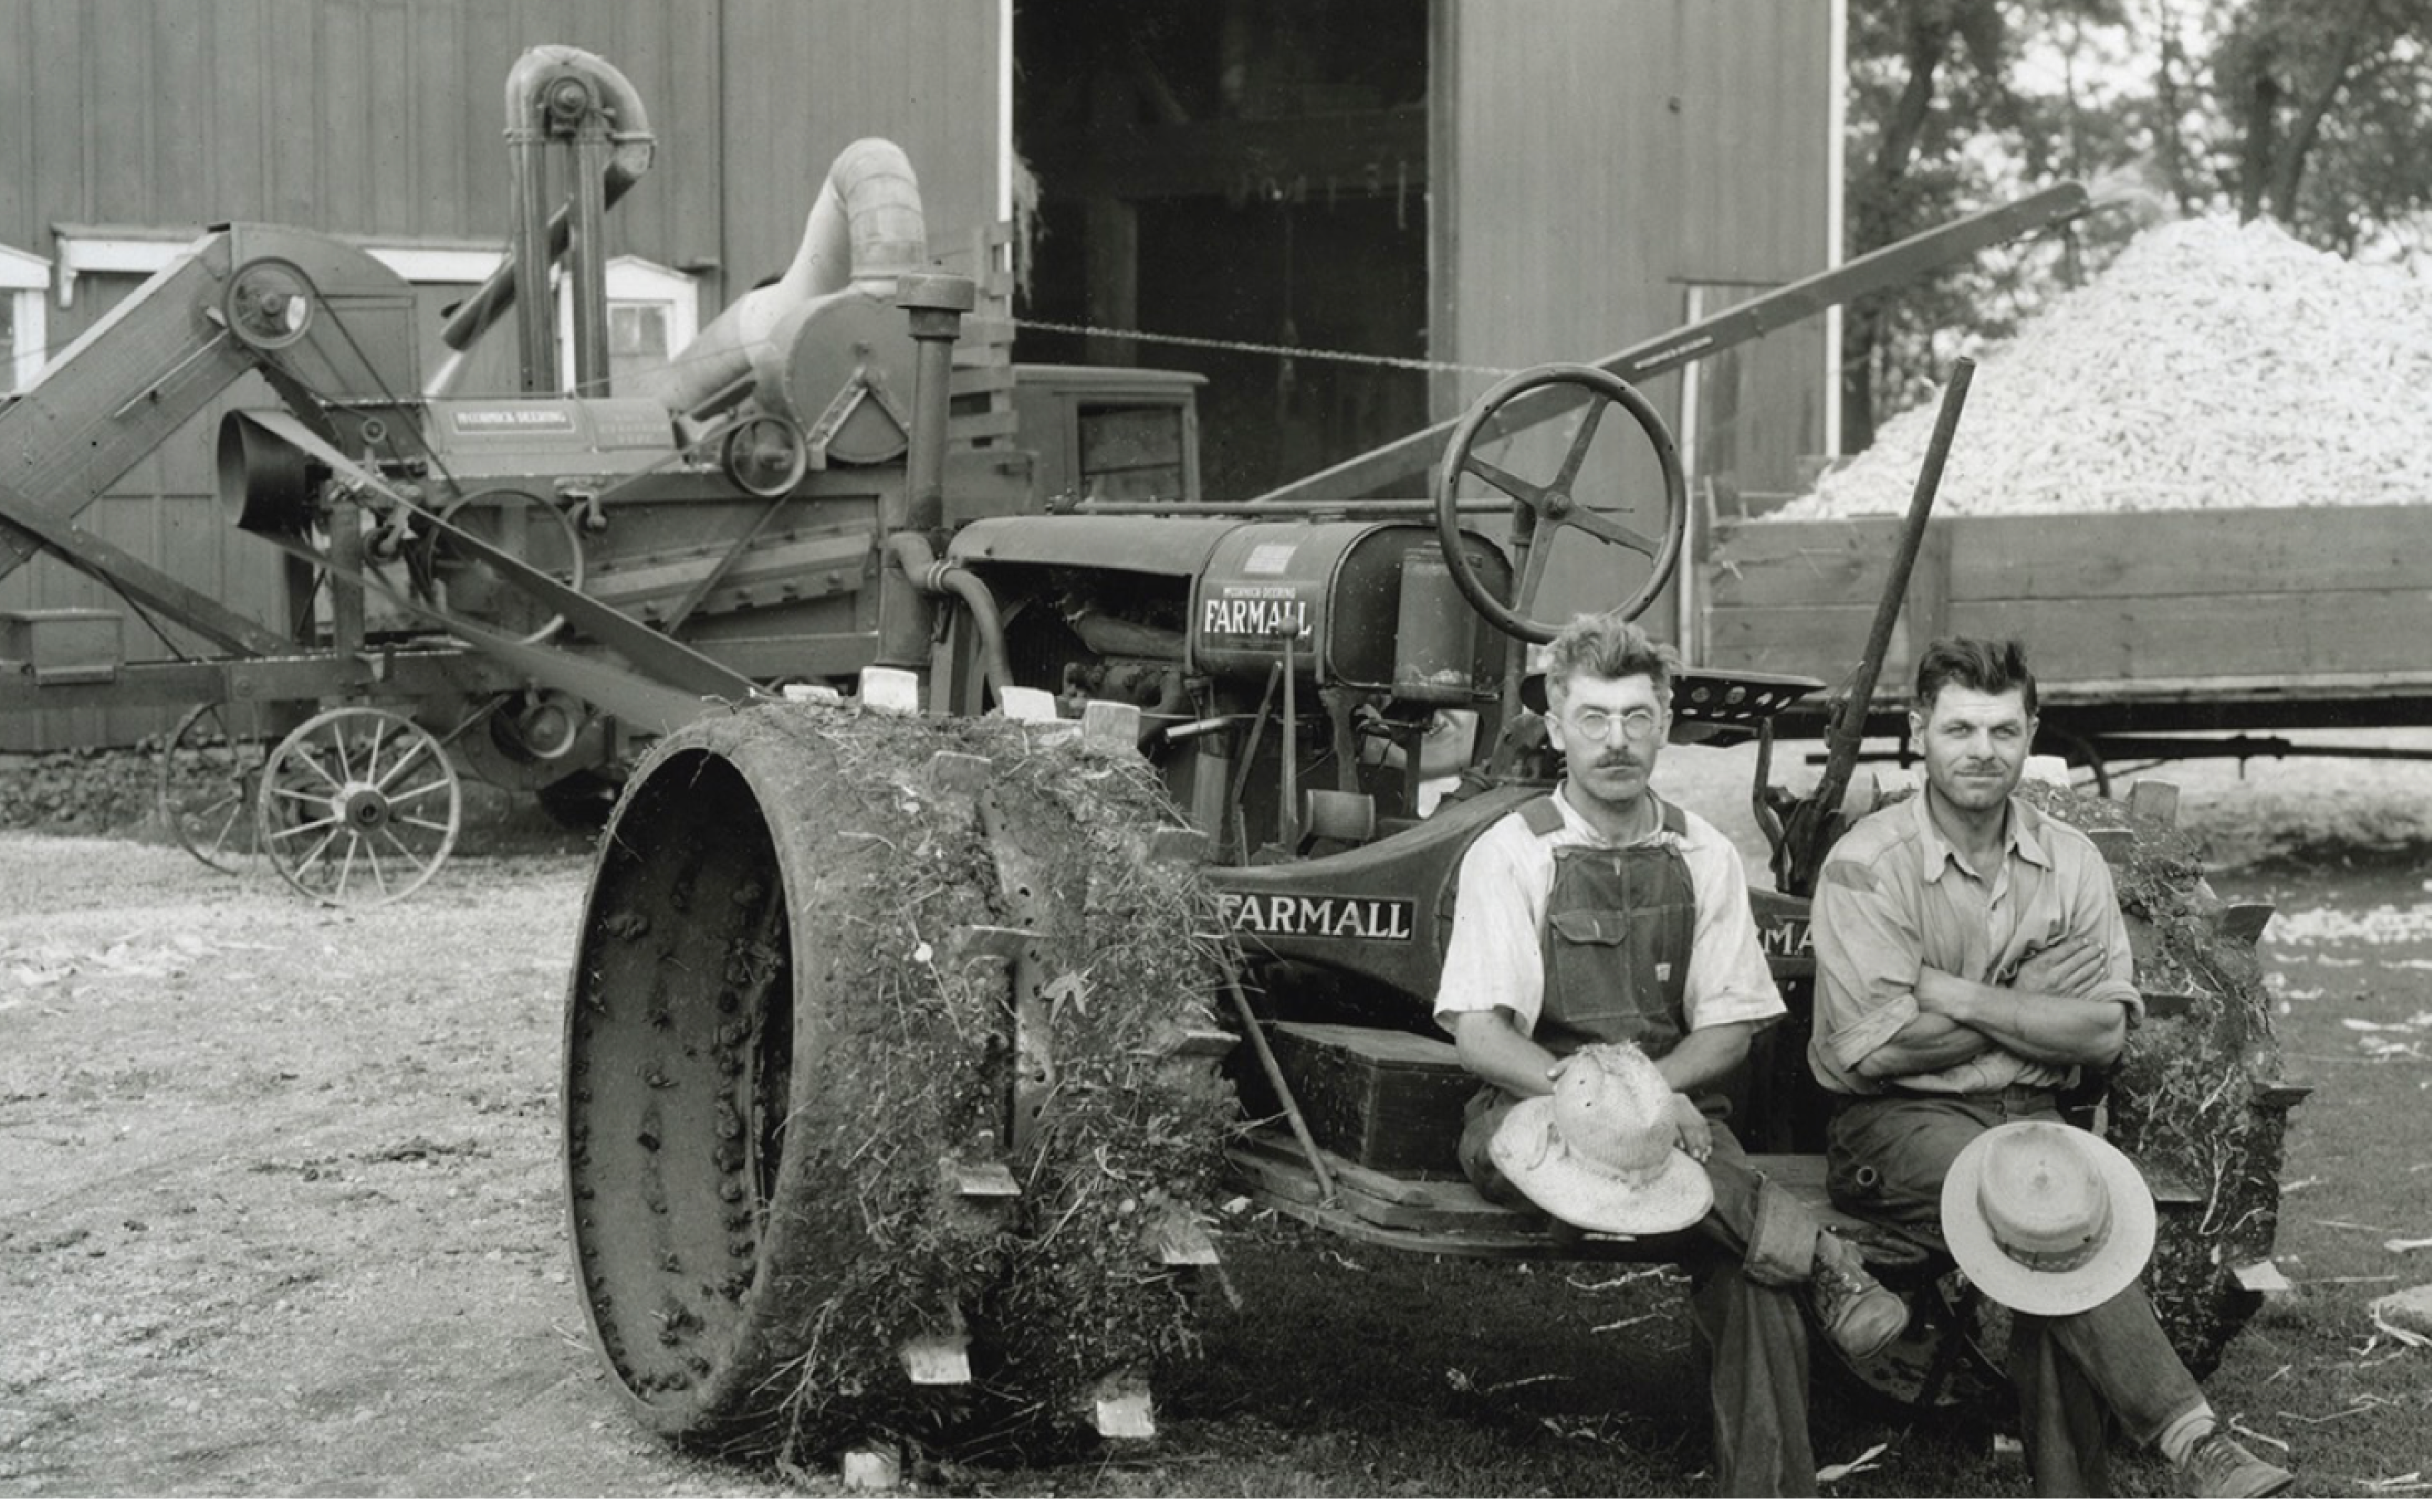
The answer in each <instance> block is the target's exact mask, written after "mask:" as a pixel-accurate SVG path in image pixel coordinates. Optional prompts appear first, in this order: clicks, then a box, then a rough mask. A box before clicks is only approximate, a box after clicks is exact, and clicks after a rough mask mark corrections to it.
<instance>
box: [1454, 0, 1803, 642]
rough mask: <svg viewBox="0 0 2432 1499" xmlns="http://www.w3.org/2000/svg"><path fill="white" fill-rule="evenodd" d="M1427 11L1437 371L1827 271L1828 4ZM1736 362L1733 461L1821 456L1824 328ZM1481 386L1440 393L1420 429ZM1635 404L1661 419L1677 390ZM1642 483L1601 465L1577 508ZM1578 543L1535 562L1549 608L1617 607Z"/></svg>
mask: <svg viewBox="0 0 2432 1499" xmlns="http://www.w3.org/2000/svg"><path fill="white" fill-rule="evenodd" d="M1442 4H1443V5H1444V7H1445V11H1444V13H1443V15H1442V16H1441V17H1440V18H1439V27H1438V33H1437V34H1438V57H1437V66H1436V73H1437V82H1436V90H1437V92H1436V108H1437V110H1438V112H1439V113H1440V114H1442V115H1443V116H1444V120H1443V121H1441V122H1440V123H1439V125H1438V127H1437V129H1436V133H1435V139H1436V142H1437V151H1438V160H1437V161H1436V162H1435V163H1434V164H1433V165H1432V166H1431V172H1432V173H1433V174H1434V178H1435V180H1436V181H1437V183H1438V184H1439V191H1438V193H1437V194H1436V200H1435V212H1436V213H1437V214H1438V215H1439V216H1440V217H1441V218H1442V220H1443V222H1440V223H1439V224H1438V225H1437V226H1436V229H1435V266H1434V276H1435V279H1436V285H1437V301H1436V305H1437V307H1438V309H1439V318H1438V324H1439V327H1438V332H1437V334H1436V336H1435V337H1434V339H1433V341H1432V342H1433V345H1434V348H1433V353H1434V355H1435V357H1437V358H1439V359H1444V360H1454V361H1459V362H1462V363H1465V364H1471V365H1481V366H1487V367H1495V368H1518V367H1524V366H1528V365H1533V364H1539V363H1544V362H1548V361H1592V360H1595V359H1597V358H1599V357H1601V356H1603V355H1605V354H1608V353H1611V352H1613V351H1615V350H1617V349H1620V348H1623V347H1625V346H1627V345H1630V344H1632V343H1635V342H1638V341H1639V340H1641V339H1645V338H1648V337H1651V336H1653V335H1655V334H1657V333H1660V332H1662V331H1663V330H1664V329H1666V328H1670V327H1674V326H1676V325H1678V324H1679V323H1680V322H1681V321H1682V320H1683V318H1684V316H1685V313H1686V310H1687V302H1688V288H1689V287H1690V286H1691V285H1692V284H1694V283H1701V282H1703V283H1711V284H1718V285H1723V286H1729V287H1731V288H1732V290H1731V291H1730V292H1729V293H1728V294H1725V295H1720V296H1713V297H1710V298H1709V306H1714V307H1719V306H1722V305H1726V304H1728V303H1729V302H1732V301H1737V300H1742V299H1743V298H1744V296H1745V295H1746V294H1747V292H1748V291H1749V290H1751V289H1755V288H1761V287H1763V286H1767V285H1773V284H1779V283H1781V282H1785V281H1790V280H1794V279H1796V278H1798V277H1800V276H1803V275H1807V274H1809V273H1811V272H1813V271H1816V270H1820V269H1822V268H1823V267H1824V266H1825V265H1826V264H1827V263H1828V259H1829V252H1830V249H1831V247H1830V245H1829V243H1828V241H1827V233H1828V225H1829V224H1830V222H1831V220H1830V214H1829V207H1830V205H1829V203H1828V201H1827V191H1828V175H1827V165H1828V162H1829V160H1830V156H1829V153H1830V152H1831V151H1833V150H1835V149H1837V143H1836V142H1834V141H1833V140H1832V139H1831V138H1830V132H1829V129H1828V123H1827V122H1828V119H1829V115H1828V109H1827V105H1828V101H1829V90H1830V89H1831V88H1832V87H1833V84H1834V76H1835V72H1834V66H1833V63H1834V60H1833V58H1832V56H1831V30H1830V23H1831V6H1830V5H1829V4H1827V3H1826V0H1531V3H1529V4H1527V5H1525V6H1516V5H1511V4H1506V3H1498V0H1442ZM1740 365H1741V390H1742V393H1743V397H1744V399H1743V401H1742V403H1741V405H1740V407H1739V408H1738V411H1737V413H1736V419H1737V422H1738V424H1739V428H1738V431H1737V433H1736V436H1737V437H1738V439H1739V442H1738V446H1737V449H1736V451H1737V452H1738V453H1739V455H1740V461H1741V462H1742V463H1743V464H1747V463H1751V462H1754V463H1757V464H1759V465H1760V466H1761V467H1762V468H1763V469H1764V470H1766V472H1765V474H1764V476H1763V482H1766V483H1777V484H1786V483H1787V482H1788V480H1789V473H1788V470H1790V469H1791V468H1792V467H1793V466H1794V465H1795V459H1796V456H1797V455H1798V454H1802V453H1813V452H1819V451H1821V450H1822V446H1823V443H1824V433H1823V430H1822V394H1821V393H1822V387H1823V382H1824V380H1825V378H1826V373H1825V370H1824V359H1823V339H1822V333H1821V324H1820V323H1816V322H1811V323H1808V324H1804V325H1800V326H1798V327H1795V328H1793V329H1790V330H1787V331H1785V332H1782V333H1777V334H1774V335H1771V336H1769V337H1768V338H1767V339H1765V340H1764V341H1762V343H1761V344H1759V345H1755V346H1751V347H1748V348H1745V349H1743V350H1742V351H1741V355H1740ZM1491 379H1492V377H1491V376H1488V375H1484V374H1465V375H1462V376H1460V377H1459V378H1457V379H1454V380H1446V381H1439V382H1438V384H1437V387H1436V390H1435V393H1434V397H1435V400H1436V401H1437V403H1438V409H1437V411H1436V416H1437V418H1438V419H1443V418H1447V417H1450V416H1453V415H1456V414H1458V412H1459V410H1460V409H1461V407H1462V405H1463V404H1464V403H1466V402H1467V401H1469V400H1472V399H1475V397H1476V396H1477V395H1478V394H1479V393H1480V392H1482V391H1483V390H1484V389H1485V388H1486V386H1487V385H1488V384H1489V383H1490V382H1491ZM1649 395H1650V397H1651V398H1652V399H1653V400H1654V402H1655V404H1656V405H1657V407H1658V409H1659V410H1661V411H1662V412H1663V413H1664V414H1665V416H1666V417H1667V419H1668V420H1677V417H1678V414H1679V410H1680V381H1679V379H1678V378H1677V377H1671V378H1666V379H1664V380H1661V381H1658V382H1655V384H1654V386H1653V388H1652V389H1650V391H1649ZM1564 436H1565V434H1563V433H1561V432H1558V431H1547V432H1540V433H1537V434H1532V435H1531V437H1529V438H1528V439H1525V440H1524V441H1523V443H1522V444H1521V445H1520V451H1521V453H1522V454H1523V455H1526V454H1531V453H1534V452H1535V451H1536V450H1538V449H1540V448H1548V447H1550V446H1551V445H1552V444H1554V443H1557V442H1559V441H1562V440H1563V439H1564ZM1599 446H1600V447H1607V446H1616V447H1617V446H1619V445H1618V444H1615V443H1614V440H1613V439H1612V438H1609V437H1608V438H1605V439H1603V440H1601V441H1600V443H1599ZM1638 446H1641V447H1642V446H1643V445H1638ZM1548 471H1550V468H1549V469H1548ZM1654 473H1655V470H1654V466H1653V463H1652V461H1651V460H1649V459H1647V458H1646V457H1645V456H1644V454H1643V453H1642V452H1634V453H1632V454H1631V455H1630V456H1628V457H1627V458H1626V459H1624V458H1622V457H1620V456H1619V455H1617V454H1616V455H1615V456H1614V457H1612V458H1611V459H1609V460H1607V462H1606V472H1604V473H1601V474H1597V475H1592V476H1591V478H1592V480H1593V481H1594V482H1595V484H1596V485H1600V486H1601V488H1598V487H1592V486H1590V485H1583V491H1584V492H1587V493H1590V494H1608V495H1609V494H1627V495H1644V494H1646V493H1648V492H1649V491H1650V490H1651V489H1652V488H1653V486H1654V484H1655V479H1654ZM1692 477H1693V479H1694V478H1696V477H1698V476H1694V475H1693V476H1692ZM1735 477H1736V478H1738V480H1739V482H1741V483H1742V484H1748V483H1750V482H1751V479H1752V476H1751V475H1749V474H1740V475H1736V476H1735ZM1760 487H1761V485H1760ZM1642 513H1643V512H1642ZM1576 542H1577V538H1573V539H1572V541H1571V542H1566V543H1565V548H1566V549H1567V551H1568V555H1565V553H1563V552H1558V553H1557V555H1556V556H1555V558H1554V559H1553V562H1552V567H1551V571H1550V574H1549V577H1548V583H1547V587H1548V589H1549V593H1550V596H1551V597H1552V599H1553V601H1554V604H1553V607H1552V608H1551V609H1550V610H1549V611H1548V612H1551V613H1555V614H1559V613H1562V612H1566V611H1567V610H1569V609H1575V608H1586V607H1601V606H1603V605H1605V604H1609V603H1611V602H1614V601H1615V593H1614V589H1613V585H1612V583H1611V581H1610V578H1609V577H1608V576H1607V575H1606V573H1605V569H1607V568H1608V567H1609V566H1610V565H1611V560H1612V559H1611V558H1609V557H1605V556H1599V555H1597V553H1596V552H1595V551H1593V550H1591V549H1588V548H1585V547H1581V546H1578V545H1576ZM1663 618H1664V611H1663V610H1661V609H1658V610H1657V611H1655V612H1654V613H1653V614H1652V616H1651V622H1653V621H1657V620H1661V619H1663Z"/></svg>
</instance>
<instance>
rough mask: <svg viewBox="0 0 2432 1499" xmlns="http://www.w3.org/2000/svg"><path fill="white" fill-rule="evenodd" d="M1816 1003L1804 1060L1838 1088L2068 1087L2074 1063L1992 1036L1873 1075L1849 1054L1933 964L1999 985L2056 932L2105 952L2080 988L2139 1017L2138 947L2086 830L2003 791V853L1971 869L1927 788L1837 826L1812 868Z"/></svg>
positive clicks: (1911, 1001) (1913, 1001)
mask: <svg viewBox="0 0 2432 1499" xmlns="http://www.w3.org/2000/svg"><path fill="white" fill-rule="evenodd" d="M1811 917H1812V926H1811V930H1812V933H1813V936H1814V940H1815V949H1816V1016H1815V1031H1814V1035H1813V1036H1812V1037H1811V1038H1810V1039H1809V1041H1808V1045H1807V1061H1808V1065H1809V1067H1810V1069H1811V1070H1813V1071H1814V1073H1815V1075H1816V1081H1818V1082H1820V1083H1822V1084H1823V1085H1824V1086H1825V1087H1826V1088H1829V1089H1831V1090H1832V1091H1834V1092H1836V1093H1881V1092H1884V1091H1885V1090H1886V1088H1887V1086H1890V1085H1895V1084H1896V1085H1897V1086H1898V1087H1899V1088H1900V1089H1901V1090H1902V1091H1905V1092H1912V1093H1991V1092H1997V1091H1999V1090H2000V1089H2003V1088H2006V1087H2009V1086H2011V1085H2013V1084H2019V1085H2024V1086H2029V1087H2055V1088H2057V1087H2064V1086H2067V1085H2068V1084H2069V1083H2070V1082H2071V1081H2072V1075H2073V1074H2074V1073H2075V1072H2076V1068H2074V1067H2070V1066H2065V1065H2060V1064H2055V1063H2049V1062H2038V1061H2034V1060H2032V1059H2030V1058H2027V1057H2022V1056H2020V1055H2018V1054H2017V1053H2016V1052H2012V1051H2005V1050H2003V1049H2001V1048H2000V1047H1998V1046H1996V1047H1995V1048H1993V1049H1992V1050H1990V1051H1986V1052H1982V1053H1980V1054H1978V1055H1976V1056H1974V1057H1971V1058H1969V1059H1968V1060H1967V1061H1964V1062H1960V1063H1957V1064H1956V1065H1953V1066H1950V1067H1946V1068H1943V1069H1941V1070H1940V1071H1936V1072H1919V1073H1911V1074H1908V1075H1907V1076H1904V1077H1900V1078H1896V1079H1884V1078H1870V1077H1865V1076H1862V1075H1861V1074H1860V1073H1859V1072H1858V1070H1857V1069H1858V1063H1859V1062H1861V1061H1862V1060H1864V1059H1865V1058H1866V1056H1867V1055H1868V1054H1869V1053H1871V1052H1873V1051H1874V1050H1875V1049H1876V1048H1877V1047H1879V1046H1881V1045H1883V1043H1884V1042H1886V1041H1889V1040H1890V1039H1891V1038H1892V1036H1893V1035H1894V1034H1895V1033H1896V1032H1897V1031H1899V1029H1900V1028H1901V1027H1902V1026H1904V1025H1906V1024H1908V1023H1909V1022H1910V1021H1911V1020H1913V1019H1915V1018H1916V1017H1917V1013H1918V1012H1917V975H1918V973H1919V972H1920V971H1921V970H1922V969H1926V968H1933V969H1938V970H1940V971H1941V972H1944V973H1950V974H1956V975H1958V976H1959V977H1960V978H1963V979H1972V980H1974V981H1975V982H1977V983H1980V984H2007V983H2009V982H2010V980H2011V979H2012V978H2013V977H2015V976H2016V974H2017V972H2018V965H2019V964H2021V963H2023V962H2025V961H2026V960H2027V959H2028V958H2030V957H2032V956H2034V955H2035V954H2036V953H2039V952H2041V951H2043V950H2044V949H2046V948H2048V947H2051V946H2053V945H2054V944H2056V943H2058V942H2060V941H2061V940H2063V939H2064V938H2069V937H2083V938H2085V939H2087V940H2089V941H2092V942H2094V943H2096V944H2097V945H2098V946H2100V947H2101V948H2102V950H2103V952H2104V953H2105V954H2106V955H2107V957H2108V962H2107V963H2106V965H2105V967H2106V972H2105V974H2104V977H2103V979H2102V981H2101V983H2100V984H2098V985H2097V986H2096V987H2095V989H2094V990H2093V991H2092V993H2091V994H2090V995H2089V996H2088V997H2090V998H2095V999H2110V1000H2117V1001H2118V1002H2119V1003H2121V1004H2123V1005H2126V1006H2127V1007H2128V1019H2129V1023H2130V1024H2132V1025H2133V1024H2136V1023H2137V1022H2139V1021H2141V1020H2143V1018H2144V1009H2145V1002H2144V999H2143V997H2142V996H2141V995H2139V994H2138V992H2137V987H2136V982H2135V973H2136V960H2135V958H2134V957H2133V956H2132V955H2131V954H2130V952H2129V949H2128V928H2127V924H2126V923H2125V922H2123V921H2122V920H2121V919H2120V912H2119V905H2118V902H2117V901H2116V899H2115V898H2114V896H2113V893H2112V887H2111V870H2110V868H2109V866H2107V865H2106V864H2104V862H2103V856H2102V853H2101V851H2100V850H2098V849H2096V848H2095V846H2094V840H2093V839H2091V838H2088V837H2087V836H2086V835H2085V834H2084V833H2082V832H2080V831H2079V830H2078V829H2076V828H2073V827H2071V826H2069V825H2068V824H2067V823H2065V822H2060V821H2057V820H2055V819H2053V818H2050V817H2046V816H2045V815H2044V814H2043V813H2041V812H2039V811H2037V810H2036V809H2035V808H2033V807H2031V806H2029V805H2027V804H2026V803H2025V802H2023V801H2020V800H2019V799H2018V798H2016V797H2012V798H2010V819H2009V833H2008V838H2007V841H2006V842H2005V844H2004V846H2003V850H2002V854H2001V858H2000V861H1999V862H1998V863H1996V864H1995V865H1994V866H1993V867H1992V868H1990V869H1983V870H1979V869H1974V868H1971V867H1969V865H1968V863H1967V861H1966V860H1965V859H1962V858H1961V857H1960V856H1959V851H1958V850H1957V849H1955V848H1953V847H1952V846H1951V843H1950V840H1949V839H1947V838H1945V837H1943V836H1942V830H1941V829H1939V828H1937V827H1935V826H1934V819H1933V815H1932V814H1931V813H1930V812H1929V811H1928V810H1927V807H1926V798H1925V796H1924V794H1923V793H1920V794H1919V795H1917V796H1915V797H1912V798H1910V799H1909V800H1907V801H1904V802H1899V803H1896V804H1894V805H1892V806H1889V807H1885V808H1884V809H1882V810H1881V811H1879V812H1876V813H1874V814H1873V815H1871V816H1869V817H1867V818H1865V819H1863V820H1861V821H1860V822H1859V823H1858V825H1857V826H1856V827H1853V828H1851V829H1850V830H1849V831H1848V832H1847V833H1844V834H1843V835H1842V836H1841V841H1840V842H1838V843H1836V844H1834V845H1833V848H1832V852H1831V853H1830V854H1829V855H1828V856H1827V857H1826V858H1825V860H1824V868H1823V870H1822V871H1821V872H1820V874H1819V875H1818V877H1817V882H1816V896H1815V902H1814V906H1813V909H1812V912H1811Z"/></svg>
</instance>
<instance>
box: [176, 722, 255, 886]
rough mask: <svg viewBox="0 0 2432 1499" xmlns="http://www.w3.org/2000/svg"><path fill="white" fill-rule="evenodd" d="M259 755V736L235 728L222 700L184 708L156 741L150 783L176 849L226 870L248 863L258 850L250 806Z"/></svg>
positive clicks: (239, 871) (237, 869) (240, 870)
mask: <svg viewBox="0 0 2432 1499" xmlns="http://www.w3.org/2000/svg"><path fill="white" fill-rule="evenodd" d="M248 727H254V726H253V725H248ZM264 758H265V751H264V749H263V746H262V741H261V739H260V737H259V735H258V734H238V733H237V732H236V730H235V725H234V724H233V723H232V722H231V710H230V709H229V707H228V705H227V704H225V703H201V704H198V705H196V706H195V707H192V708H189V709H187V710H186V716H185V717H183V718H181V719H179V720H178V721H177V728H176V730H175V731H174V732H172V733H171V734H170V735H169V738H168V742H167V743H165V744H163V745H162V746H161V749H160V761H159V764H158V767H157V775H156V779H155V781H154V799H155V801H156V802H157V803H158V805H159V807H160V816H161V821H162V822H164V823H166V824H168V828H169V835H170V836H171V837H173V838H175V839H176V840H177V846H178V847H179V848H182V849H184V850H185V851H186V852H187V853H190V854H192V855H194V857H195V858H197V859H200V860H201V861H202V862H203V863H204V864H206V865H208V866H209V867H211V868H213V869H216V870H219V871H220V872H221V873H223V874H243V873H244V872H246V871H247V870H249V869H251V868H252V867H253V861H254V859H255V858H256V857H257V856H259V855H260V853H261V851H262V850H261V844H260V841H259V836H258V832H257V827H258V825H257V823H256V822H255V820H254V807H255V803H256V802H257V801H258V800H259V799H260V788H261V784H262V762H263V760H264Z"/></svg>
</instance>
